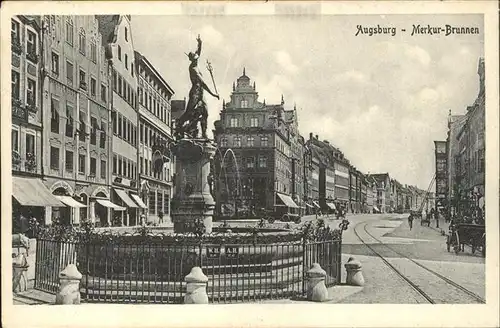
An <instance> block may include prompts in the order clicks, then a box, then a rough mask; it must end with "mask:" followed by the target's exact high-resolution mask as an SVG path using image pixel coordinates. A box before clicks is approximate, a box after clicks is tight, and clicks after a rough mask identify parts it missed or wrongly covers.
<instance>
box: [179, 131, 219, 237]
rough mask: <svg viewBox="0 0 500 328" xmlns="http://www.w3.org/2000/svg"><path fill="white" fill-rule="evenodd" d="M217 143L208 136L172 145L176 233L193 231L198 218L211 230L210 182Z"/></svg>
mask: <svg viewBox="0 0 500 328" xmlns="http://www.w3.org/2000/svg"><path fill="white" fill-rule="evenodd" d="M215 149H216V147H215V145H214V144H213V143H212V142H211V141H210V140H208V139H181V140H179V141H178V142H176V143H175V144H174V145H173V146H172V152H173V153H174V155H175V156H176V167H175V169H176V178H175V185H174V195H173V197H172V210H171V216H172V222H173V224H174V231H175V232H176V233H182V232H193V231H194V229H195V224H196V222H197V221H198V220H199V221H200V222H202V223H203V225H204V227H205V233H211V232H212V216H213V213H214V208H215V201H214V198H213V197H212V194H211V187H210V182H209V175H210V161H211V160H212V159H213V157H214V155H215Z"/></svg>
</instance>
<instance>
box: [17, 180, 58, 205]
mask: <svg viewBox="0 0 500 328" xmlns="http://www.w3.org/2000/svg"><path fill="white" fill-rule="evenodd" d="M12 197H14V198H15V199H16V200H17V201H18V202H19V204H21V205H22V206H54V207H64V206H65V205H64V204H63V203H61V201H59V199H57V198H56V197H54V195H52V194H51V193H50V191H49V189H47V187H45V185H44V184H43V183H42V180H40V179H34V178H21V177H12Z"/></svg>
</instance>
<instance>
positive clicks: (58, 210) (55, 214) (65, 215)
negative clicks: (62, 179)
mask: <svg viewBox="0 0 500 328" xmlns="http://www.w3.org/2000/svg"><path fill="white" fill-rule="evenodd" d="M52 194H53V195H56V196H69V193H68V190H67V189H66V188H65V187H64V186H61V187H56V189H54V191H52ZM52 222H54V223H56V222H58V223H60V224H64V225H70V224H71V207H69V206H64V207H54V208H52Z"/></svg>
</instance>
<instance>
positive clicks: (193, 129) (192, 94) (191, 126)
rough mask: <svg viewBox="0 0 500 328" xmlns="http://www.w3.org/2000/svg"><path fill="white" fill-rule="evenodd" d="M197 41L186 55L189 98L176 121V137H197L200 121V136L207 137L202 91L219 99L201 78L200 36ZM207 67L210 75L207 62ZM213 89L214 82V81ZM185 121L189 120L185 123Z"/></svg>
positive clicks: (205, 110) (206, 111) (205, 108)
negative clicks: (187, 60) (189, 84)
mask: <svg viewBox="0 0 500 328" xmlns="http://www.w3.org/2000/svg"><path fill="white" fill-rule="evenodd" d="M196 41H197V42H198V49H197V50H196V52H194V53H193V52H190V53H189V54H188V55H187V56H188V58H189V60H190V61H191V63H190V64H189V78H190V79H191V84H192V86H191V90H190V91H189V100H188V104H187V106H186V111H185V112H184V113H183V114H182V116H181V117H180V118H179V119H178V120H177V122H176V134H177V135H178V137H181V138H182V136H183V134H184V133H188V134H190V135H191V137H197V134H198V129H197V125H198V122H200V123H201V137H202V138H204V139H207V118H208V109H207V104H206V102H205V99H204V97H203V91H204V90H205V91H207V92H208V93H209V94H210V95H212V96H213V97H215V98H217V99H219V95H218V94H217V93H216V92H212V90H210V88H209V87H208V85H207V84H206V83H205V81H204V80H203V77H202V74H201V72H200V70H199V68H198V59H199V58H200V55H201V43H202V42H201V39H200V36H199V35H198V37H197V38H196ZM208 64H209V65H208V69H209V71H210V74H211V75H212V82H214V79H213V73H212V66H211V65H210V63H208ZM214 88H215V90H217V89H216V87H215V82H214ZM186 122H189V123H188V124H186Z"/></svg>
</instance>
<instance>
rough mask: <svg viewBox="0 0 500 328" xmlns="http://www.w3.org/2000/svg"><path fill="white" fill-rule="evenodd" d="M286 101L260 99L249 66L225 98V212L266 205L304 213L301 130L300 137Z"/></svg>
mask: <svg viewBox="0 0 500 328" xmlns="http://www.w3.org/2000/svg"><path fill="white" fill-rule="evenodd" d="M284 104H285V102H284V99H283V97H282V99H281V103H280V104H278V105H267V104H266V102H265V100H264V101H263V102H260V101H259V100H258V93H257V91H256V86H255V82H254V83H251V82H250V78H249V77H248V76H247V75H246V72H245V69H243V75H242V76H240V77H239V78H238V79H237V81H236V84H234V83H233V92H232V93H231V99H230V101H229V102H227V103H225V102H223V108H222V110H221V112H220V119H219V120H217V121H216V122H215V130H214V139H215V141H216V143H217V145H218V151H217V152H216V155H215V160H214V168H215V181H216V185H215V188H214V189H215V194H216V197H215V198H216V201H217V204H218V208H217V209H216V211H217V214H218V215H219V216H224V217H238V216H248V215H253V214H255V213H258V212H259V211H262V210H267V211H274V212H278V213H279V214H280V215H284V214H287V213H298V211H299V207H298V205H297V204H296V202H295V201H294V200H293V199H292V196H293V192H294V187H292V185H294V184H295V183H294V175H293V172H292V170H295V169H293V166H292V165H293V164H292V163H293V161H292V158H293V157H294V154H293V153H292V139H293V138H298V133H297V134H296V135H297V137H291V133H290V130H291V128H290V126H292V127H293V126H294V124H295V123H294V121H295V120H296V115H294V116H293V117H292V115H290V114H286V113H285V108H284ZM292 130H293V129H292ZM297 154H300V152H297ZM297 167H299V166H297ZM296 177H298V173H296ZM296 180H297V179H296ZM295 192H296V193H297V196H296V198H297V197H298V192H297V190H295Z"/></svg>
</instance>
